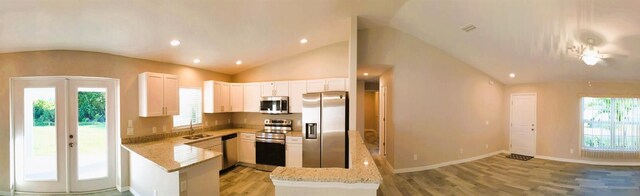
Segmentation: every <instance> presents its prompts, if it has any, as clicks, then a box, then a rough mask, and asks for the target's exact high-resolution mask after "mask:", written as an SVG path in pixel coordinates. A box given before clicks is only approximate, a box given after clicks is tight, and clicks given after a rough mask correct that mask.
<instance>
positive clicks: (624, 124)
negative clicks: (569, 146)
mask: <svg viewBox="0 0 640 196" xmlns="http://www.w3.org/2000/svg"><path fill="white" fill-rule="evenodd" d="M581 154H582V155H583V156H586V157H593V158H621V159H627V158H629V159H637V158H640V98H616V97H583V98H582V153H581Z"/></svg>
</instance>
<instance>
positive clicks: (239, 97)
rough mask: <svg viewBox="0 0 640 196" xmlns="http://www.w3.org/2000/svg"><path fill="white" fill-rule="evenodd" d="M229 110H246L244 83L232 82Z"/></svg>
mask: <svg viewBox="0 0 640 196" xmlns="http://www.w3.org/2000/svg"><path fill="white" fill-rule="evenodd" d="M229 88H230V90H229V94H230V96H229V103H230V104H231V106H229V107H230V108H229V110H230V111H231V112H242V111H244V86H243V85H242V84H230V87H229Z"/></svg>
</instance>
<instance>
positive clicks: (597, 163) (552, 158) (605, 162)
mask: <svg viewBox="0 0 640 196" xmlns="http://www.w3.org/2000/svg"><path fill="white" fill-rule="evenodd" d="M535 158H538V159H545V160H551V161H560V162H568V163H580V164H587V165H605V166H640V162H611V161H589V160H579V159H567V158H558V157H550V156H540V155H537V156H535Z"/></svg>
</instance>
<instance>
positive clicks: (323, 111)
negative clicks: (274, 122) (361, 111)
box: [302, 91, 349, 168]
mask: <svg viewBox="0 0 640 196" xmlns="http://www.w3.org/2000/svg"><path fill="white" fill-rule="evenodd" d="M302 107H303V109H302V123H303V126H304V127H303V129H304V130H303V135H304V136H303V137H304V140H303V143H302V147H303V151H302V158H303V162H302V166H303V167H315V168H327V167H341V168H348V167H349V161H348V159H349V157H348V152H349V144H348V143H349V139H348V134H347V129H348V127H349V120H348V118H349V99H348V94H347V92H343V91H336V92H323V93H307V94H304V95H302Z"/></svg>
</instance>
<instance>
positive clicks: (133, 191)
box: [129, 188, 142, 196]
mask: <svg viewBox="0 0 640 196" xmlns="http://www.w3.org/2000/svg"><path fill="white" fill-rule="evenodd" d="M129 192H131V194H132V195H135V196H142V195H140V193H138V192H136V190H134V189H133V188H129Z"/></svg>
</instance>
